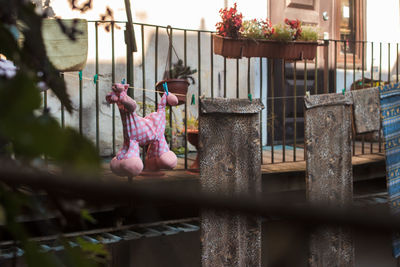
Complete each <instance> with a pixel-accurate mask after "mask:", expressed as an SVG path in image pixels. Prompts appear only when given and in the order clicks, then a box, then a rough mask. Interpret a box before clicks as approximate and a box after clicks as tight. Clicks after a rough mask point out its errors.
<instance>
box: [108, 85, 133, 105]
mask: <svg viewBox="0 0 400 267" xmlns="http://www.w3.org/2000/svg"><path fill="white" fill-rule="evenodd" d="M128 88H129V84H121V83H114V84H113V85H112V87H111V89H112V91H111V92H110V93H108V94H107V96H106V100H107V102H108V103H109V104H112V103H117V102H118V101H120V100H122V99H123V98H124V96H125V95H127V91H128Z"/></svg>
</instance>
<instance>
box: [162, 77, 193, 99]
mask: <svg viewBox="0 0 400 267" xmlns="http://www.w3.org/2000/svg"><path fill="white" fill-rule="evenodd" d="M164 83H167V86H168V91H169V92H171V93H173V94H175V95H176V97H177V98H178V105H181V104H184V103H186V94H187V91H188V87H189V82H188V81H187V80H186V79H166V80H162V81H160V82H158V83H157V84H156V90H157V91H158V92H159V93H160V95H161V96H163V94H164V88H163V84H164Z"/></svg>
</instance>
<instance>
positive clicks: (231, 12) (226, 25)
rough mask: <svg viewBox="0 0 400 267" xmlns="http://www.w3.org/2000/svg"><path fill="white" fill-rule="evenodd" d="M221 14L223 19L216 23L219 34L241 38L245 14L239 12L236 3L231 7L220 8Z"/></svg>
mask: <svg viewBox="0 0 400 267" xmlns="http://www.w3.org/2000/svg"><path fill="white" fill-rule="evenodd" d="M219 14H220V16H221V19H222V21H221V22H218V23H217V24H216V25H215V26H216V27H217V34H218V35H221V36H223V37H231V38H234V39H237V38H239V37H240V35H241V32H240V30H241V28H242V18H243V15H242V13H238V11H237V5H236V3H234V5H233V7H231V8H229V9H228V8H224V9H220V10H219Z"/></svg>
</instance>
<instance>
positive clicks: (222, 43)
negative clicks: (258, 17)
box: [213, 35, 245, 58]
mask: <svg viewBox="0 0 400 267" xmlns="http://www.w3.org/2000/svg"><path fill="white" fill-rule="evenodd" d="M213 38H214V54H216V55H221V56H223V57H227V58H242V55H243V48H244V42H245V40H244V39H233V38H230V37H222V36H220V35H214V36H213Z"/></svg>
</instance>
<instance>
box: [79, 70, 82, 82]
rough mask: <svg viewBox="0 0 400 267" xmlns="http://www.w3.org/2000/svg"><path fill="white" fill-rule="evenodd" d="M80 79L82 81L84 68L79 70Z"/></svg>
mask: <svg viewBox="0 0 400 267" xmlns="http://www.w3.org/2000/svg"><path fill="white" fill-rule="evenodd" d="M79 80H80V81H82V70H80V71H79Z"/></svg>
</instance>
